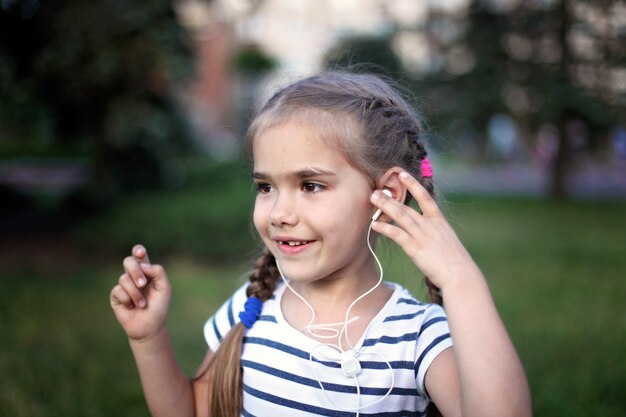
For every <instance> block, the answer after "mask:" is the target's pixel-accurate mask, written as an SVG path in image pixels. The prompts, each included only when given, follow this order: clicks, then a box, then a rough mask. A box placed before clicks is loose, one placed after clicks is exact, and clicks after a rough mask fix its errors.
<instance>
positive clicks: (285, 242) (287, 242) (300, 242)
mask: <svg viewBox="0 0 626 417" xmlns="http://www.w3.org/2000/svg"><path fill="white" fill-rule="evenodd" d="M311 242H312V240H277V241H276V243H278V244H279V245H281V246H284V245H286V246H292V247H294V246H304V245H306V244H308V243H311Z"/></svg>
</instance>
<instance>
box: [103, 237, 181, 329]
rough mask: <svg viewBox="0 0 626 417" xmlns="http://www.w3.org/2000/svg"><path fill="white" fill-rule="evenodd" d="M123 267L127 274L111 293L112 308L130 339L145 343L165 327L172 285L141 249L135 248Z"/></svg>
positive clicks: (144, 250)
mask: <svg viewBox="0 0 626 417" xmlns="http://www.w3.org/2000/svg"><path fill="white" fill-rule="evenodd" d="M123 265H124V273H123V274H122V275H121V276H120V278H119V283H118V284H117V285H116V286H115V287H113V290H112V291H111V296H110V302H111V307H112V308H113V312H114V313H115V317H116V318H117V320H118V321H119V322H120V324H121V325H122V328H123V329H124V331H125V332H126V334H127V336H128V337H129V339H132V340H142V339H146V338H149V337H150V336H152V335H154V334H156V333H157V332H158V331H159V330H162V329H163V328H164V327H165V320H166V318H167V312H168V310H169V305H170V299H171V293H172V289H171V285H170V282H169V280H168V278H167V274H166V273H165V270H164V269H163V267H162V266H160V265H153V264H151V263H150V260H149V258H148V253H147V251H146V249H145V248H144V247H143V246H141V245H136V246H135V247H133V249H132V253H131V256H128V257H126V258H125V259H124V262H123Z"/></svg>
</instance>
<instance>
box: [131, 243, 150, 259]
mask: <svg viewBox="0 0 626 417" xmlns="http://www.w3.org/2000/svg"><path fill="white" fill-rule="evenodd" d="M131 253H132V254H133V257H134V258H135V259H136V260H137V262H140V263H146V264H149V263H150V258H149V257H148V251H147V250H146V248H145V247H144V246H143V245H139V244H138V245H135V246H133V249H132V251H131Z"/></svg>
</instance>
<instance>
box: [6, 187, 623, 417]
mask: <svg viewBox="0 0 626 417" xmlns="http://www.w3.org/2000/svg"><path fill="white" fill-rule="evenodd" d="M448 206H449V207H448V216H449V218H451V219H452V222H453V223H454V225H455V228H456V230H457V231H458V233H459V234H460V236H461V237H462V239H463V241H464V242H465V243H466V245H467V246H468V248H469V250H470V251H471V253H472V254H473V255H474V257H475V259H476V260H477V262H478V263H479V265H480V266H481V268H482V269H483V271H484V272H485V275H486V276H487V279H488V280H489V283H490V286H491V289H492V292H493V294H494V298H495V300H496V303H497V305H498V308H499V310H500V312H501V315H502V317H503V320H504V321H505V323H506V325H507V328H508V329H509V331H510V334H511V337H512V338H513V341H514V343H515V345H516V347H517V348H518V351H519V353H520V356H521V358H522V361H523V363H524V366H525V369H526V371H527V374H528V377H529V381H530V385H531V390H532V395H533V407H534V414H535V416H539V417H541V416H548V417H556V416H568V417H578V416H580V417H583V416H592V415H593V416H596V415H602V416H603V417H611V416H615V417H618V416H620V417H621V416H624V415H625V414H626V399H625V398H624V396H623V392H625V391H626V361H625V360H624V359H625V356H624V351H625V348H626V314H624V313H625V309H624V302H623V300H624V296H625V295H626V281H625V280H624V275H625V273H624V272H625V271H626V202H601V203H599V202H574V203H546V202H541V201H532V200H530V201H521V200H520V201H518V200H498V199H475V200H472V199H470V198H461V197H456V198H452V199H451V201H450V202H449V204H448ZM112 227H119V226H115V225H112ZM245 227H247V225H246V226H245ZM381 252H382V253H383V254H384V256H383V257H384V258H385V261H384V264H385V265H386V277H387V278H388V279H393V280H397V281H399V282H401V283H402V284H404V285H406V286H408V287H409V288H411V289H412V290H413V291H414V293H415V294H416V295H417V296H423V294H424V289H423V287H422V285H421V278H419V276H418V275H417V274H416V273H415V271H414V269H413V267H412V266H411V265H410V263H409V262H408V261H407V259H406V257H404V256H403V255H402V254H401V253H400V252H399V250H396V249H385V248H382V250H381ZM153 260H155V259H153ZM155 261H156V260H155ZM161 261H162V262H164V263H165V264H166V266H167V267H168V272H169V275H170V278H171V279H172V281H173V285H174V300H173V303H172V312H171V315H170V321H169V325H170V329H171V332H172V339H173V341H174V344H175V350H176V352H177V356H178V357H179V359H180V363H181V366H182V367H183V369H184V370H185V371H186V372H188V373H193V372H194V371H195V368H196V367H197V365H198V364H199V362H200V361H201V359H202V357H203V355H204V352H205V349H206V346H205V343H204V341H203V338H202V324H203V323H204V321H205V319H206V318H207V317H208V316H209V315H210V314H211V313H212V312H213V311H214V310H215V308H216V307H217V306H219V305H220V303H221V302H222V301H223V300H224V299H225V298H226V297H227V296H228V295H229V294H230V292H231V291H232V289H234V288H235V287H236V286H238V285H239V284H240V282H241V279H240V278H239V277H240V276H241V274H242V273H243V271H244V270H245V269H246V268H247V267H248V265H246V264H241V265H237V266H235V267H228V266H224V267H211V266H207V265H206V264H200V263H198V262H192V261H186V260H183V259H182V258H181V257H178V256H175V257H171V258H169V259H163V260H161ZM119 262H120V260H118V259H115V260H114V261H111V262H108V261H102V260H100V261H98V262H84V261H71V262H70V261H66V260H64V259H60V260H59V261H58V262H56V263H54V262H53V263H50V262H48V263H46V264H43V265H39V264H38V263H37V262H36V261H35V260H33V259H25V260H24V261H23V262H12V264H11V266H10V267H6V268H5V267H0V268H1V270H2V276H1V278H0V341H1V343H2V348H1V349H0V375H1V376H2V377H1V378H0V415H1V416H16V417H21V416H29V417H37V416H64V417H65V416H118V415H120V416H121V415H123V416H147V415H148V412H147V410H146V407H145V404H144V401H143V397H142V394H141V388H140V385H139V381H138V377H137V374H136V370H135V367H134V363H133V359H132V356H131V353H130V349H129V348H128V345H127V342H126V339H125V337H124V335H123V333H122V331H121V329H120V328H119V326H118V325H117V323H116V322H115V319H114V317H113V315H112V313H111V311H110V308H109V305H108V294H109V290H110V288H111V286H112V285H113V284H114V283H115V281H116V279H117V277H118V275H119V273H120V268H121V266H119Z"/></svg>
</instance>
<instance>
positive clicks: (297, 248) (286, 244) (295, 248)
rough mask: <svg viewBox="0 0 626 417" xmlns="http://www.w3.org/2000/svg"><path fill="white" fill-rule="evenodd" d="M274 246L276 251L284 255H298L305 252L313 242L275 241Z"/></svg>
mask: <svg viewBox="0 0 626 417" xmlns="http://www.w3.org/2000/svg"><path fill="white" fill-rule="evenodd" d="M275 242H276V246H277V247H278V250H279V251H280V252H282V253H283V254H285V255H298V254H300V253H303V252H305V251H307V250H308V249H309V248H310V247H311V245H312V244H313V243H315V241H314V240H295V239H294V240H291V239H290V240H282V239H276V240H275Z"/></svg>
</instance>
